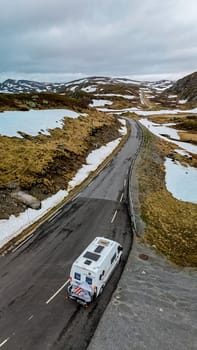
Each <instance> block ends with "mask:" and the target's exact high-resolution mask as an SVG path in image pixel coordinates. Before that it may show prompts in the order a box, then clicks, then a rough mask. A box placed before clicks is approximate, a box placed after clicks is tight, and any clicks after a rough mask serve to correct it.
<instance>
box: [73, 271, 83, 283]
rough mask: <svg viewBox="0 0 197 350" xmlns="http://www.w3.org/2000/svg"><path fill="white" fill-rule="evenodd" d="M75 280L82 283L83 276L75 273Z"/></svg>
mask: <svg viewBox="0 0 197 350" xmlns="http://www.w3.org/2000/svg"><path fill="white" fill-rule="evenodd" d="M74 278H75V279H76V280H78V281H80V279H81V274H80V273H77V272H75V275H74Z"/></svg>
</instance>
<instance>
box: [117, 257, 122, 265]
mask: <svg viewBox="0 0 197 350" xmlns="http://www.w3.org/2000/svg"><path fill="white" fill-rule="evenodd" d="M121 261H122V255H121V257H120V259H119V261H118V263H119V264H120V263H121Z"/></svg>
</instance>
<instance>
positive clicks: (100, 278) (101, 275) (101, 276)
mask: <svg viewBox="0 0 197 350" xmlns="http://www.w3.org/2000/svg"><path fill="white" fill-rule="evenodd" d="M104 274H105V270H103V272H102V273H101V274H100V276H99V280H100V281H101V280H102V278H103V276H104Z"/></svg>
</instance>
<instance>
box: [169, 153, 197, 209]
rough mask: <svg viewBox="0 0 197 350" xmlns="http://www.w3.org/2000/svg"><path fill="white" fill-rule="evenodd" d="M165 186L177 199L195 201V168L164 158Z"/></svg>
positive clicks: (196, 198) (196, 171)
mask: <svg viewBox="0 0 197 350" xmlns="http://www.w3.org/2000/svg"><path fill="white" fill-rule="evenodd" d="M165 168H166V187H167V189H168V191H169V192H171V193H172V195H173V197H175V198H177V199H178V200H181V201H185V202H191V203H197V169H195V168H192V167H185V166H183V165H181V164H180V163H179V162H174V161H173V160H172V159H170V158H166V160H165Z"/></svg>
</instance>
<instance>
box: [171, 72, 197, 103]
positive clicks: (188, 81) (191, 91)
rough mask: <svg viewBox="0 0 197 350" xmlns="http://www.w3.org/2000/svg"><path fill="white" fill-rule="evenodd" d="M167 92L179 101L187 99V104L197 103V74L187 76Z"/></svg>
mask: <svg viewBox="0 0 197 350" xmlns="http://www.w3.org/2000/svg"><path fill="white" fill-rule="evenodd" d="M167 92H169V93H173V94H174V93H175V94H177V95H178V96H179V97H180V98H181V99H187V100H188V101H189V102H192V101H193V102H196V101H197V72H194V73H192V74H189V75H187V76H185V77H184V78H182V79H179V80H177V82H176V83H174V84H173V86H172V87H170V88H169V89H168V90H167Z"/></svg>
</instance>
